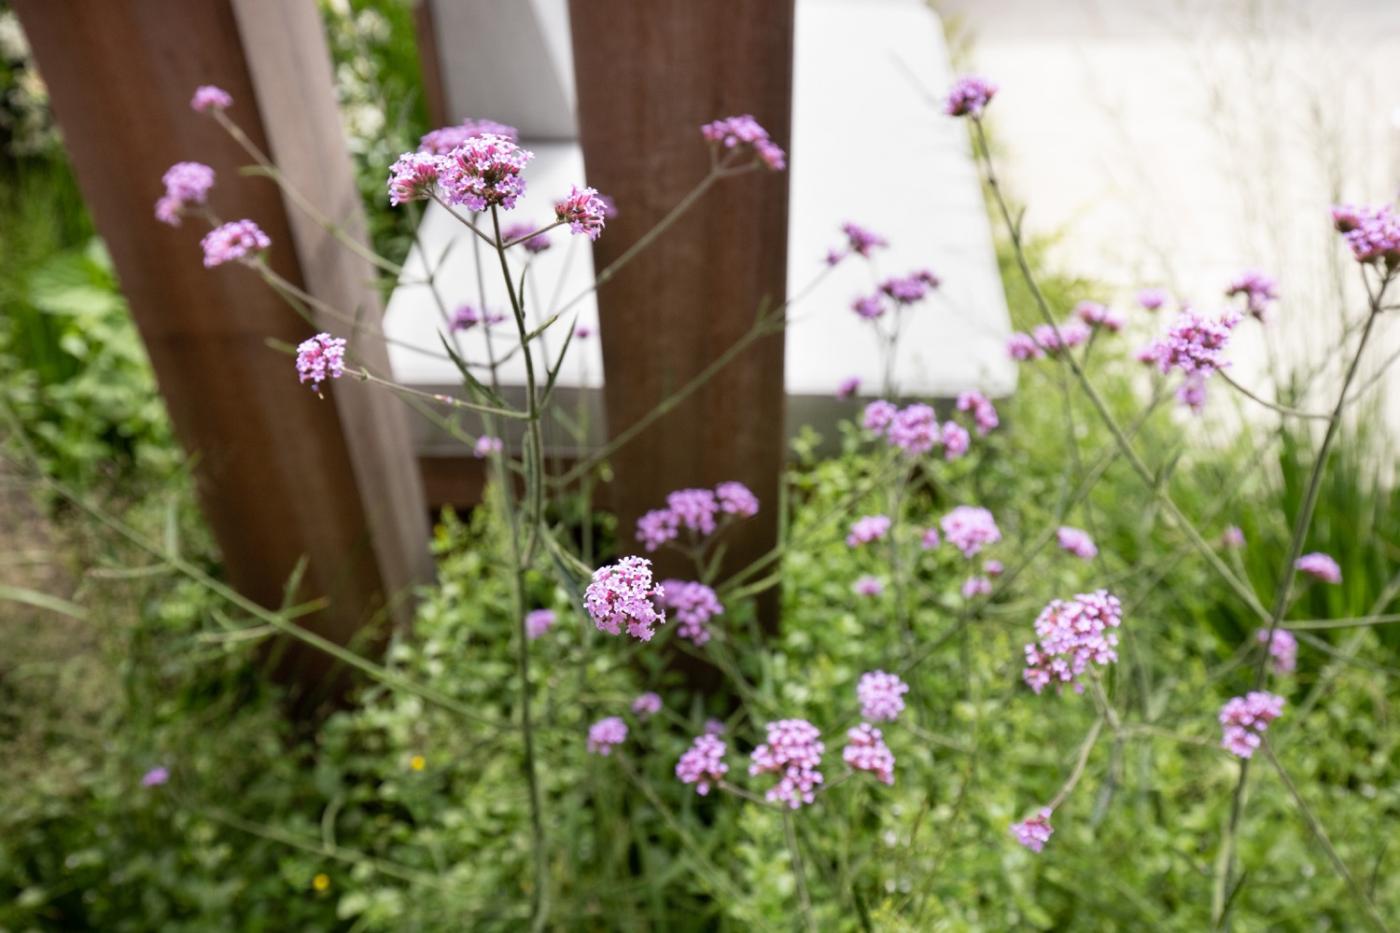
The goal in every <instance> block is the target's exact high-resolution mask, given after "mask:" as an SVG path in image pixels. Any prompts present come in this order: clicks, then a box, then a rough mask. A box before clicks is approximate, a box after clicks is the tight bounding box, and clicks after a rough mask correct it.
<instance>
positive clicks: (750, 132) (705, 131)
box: [700, 114, 787, 172]
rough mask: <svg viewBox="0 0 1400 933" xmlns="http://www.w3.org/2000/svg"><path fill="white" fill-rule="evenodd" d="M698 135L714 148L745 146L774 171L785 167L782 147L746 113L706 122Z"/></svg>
mask: <svg viewBox="0 0 1400 933" xmlns="http://www.w3.org/2000/svg"><path fill="white" fill-rule="evenodd" d="M700 135H701V136H703V137H705V139H706V140H708V141H709V142H710V143H712V144H714V145H715V147H716V148H722V149H728V150H735V151H738V150H742V149H744V148H745V147H747V148H748V149H750V150H752V152H753V154H754V156H755V157H756V158H757V159H758V161H759V162H761V163H762V164H763V165H765V166H767V167H768V168H770V169H772V170H773V171H775V172H778V171H782V170H783V169H785V168H787V156H786V154H785V153H784V152H783V150H782V148H781V147H779V146H778V144H777V143H775V142H773V140H771V139H769V138H768V131H767V130H765V129H764V128H763V127H762V126H760V125H759V124H758V121H757V120H755V119H754V118H753V117H751V116H750V115H748V114H741V115H739V116H735V117H725V118H724V119H722V120H715V121H714V122H713V123H706V124H705V125H704V126H702V127H700Z"/></svg>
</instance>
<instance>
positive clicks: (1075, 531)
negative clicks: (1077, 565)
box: [1055, 525, 1099, 560]
mask: <svg viewBox="0 0 1400 933" xmlns="http://www.w3.org/2000/svg"><path fill="white" fill-rule="evenodd" d="M1055 538H1056V539H1057V540H1058V541H1059V542H1060V547H1061V548H1062V549H1063V550H1065V551H1068V552H1069V553H1071V554H1073V555H1074V556H1075V557H1078V558H1079V559H1081V560H1093V559H1094V558H1095V557H1097V556H1098V555H1099V549H1098V548H1097V547H1096V546H1095V545H1094V539H1093V538H1091V537H1089V533H1088V532H1087V531H1084V530H1083V529H1081V528H1071V527H1070V526H1069V525H1062V526H1061V527H1060V528H1059V529H1058V530H1057V531H1056V532H1055Z"/></svg>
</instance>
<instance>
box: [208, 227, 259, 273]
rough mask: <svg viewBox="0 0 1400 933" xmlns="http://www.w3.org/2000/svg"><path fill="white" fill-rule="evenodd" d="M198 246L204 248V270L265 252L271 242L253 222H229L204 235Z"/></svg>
mask: <svg viewBox="0 0 1400 933" xmlns="http://www.w3.org/2000/svg"><path fill="white" fill-rule="evenodd" d="M199 245H200V246H201V247H203V248H204V268H206V269H212V268H214V267H215V266H221V265H223V264H224V263H226V262H234V261H236V260H239V259H243V258H244V257H246V256H247V255H248V254H249V253H256V252H259V251H261V250H265V249H267V248H268V247H270V246H271V245H272V241H271V240H270V239H268V237H267V234H266V233H263V232H262V228H261V227H259V226H258V225H257V224H255V223H253V221H251V220H230V221H229V222H228V223H226V224H223V225H222V226H218V227H215V228H214V229H213V230H210V231H209V232H208V233H206V234H205V235H204V239H203V240H201V241H200V244H199Z"/></svg>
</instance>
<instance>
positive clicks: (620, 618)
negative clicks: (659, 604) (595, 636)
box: [583, 557, 666, 641]
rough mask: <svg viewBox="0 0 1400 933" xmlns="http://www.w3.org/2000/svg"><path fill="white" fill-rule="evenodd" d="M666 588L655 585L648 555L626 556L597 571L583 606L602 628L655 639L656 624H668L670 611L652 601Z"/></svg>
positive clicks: (661, 595) (658, 597)
mask: <svg viewBox="0 0 1400 933" xmlns="http://www.w3.org/2000/svg"><path fill="white" fill-rule="evenodd" d="M663 596H665V590H663V589H662V588H661V587H660V586H654V585H652V578H651V561H649V560H647V559H646V558H645V557H624V558H622V559H621V560H619V561H618V562H617V563H615V564H610V565H608V566H606V567H599V568H598V569H597V570H595V571H593V582H592V583H590V584H588V589H587V590H585V591H584V594H583V606H584V608H585V609H587V610H588V614H589V616H591V617H592V619H593V624H594V625H595V626H597V627H598V630H599V631H601V632H607V633H608V634H609V635H620V634H622V629H623V627H624V626H625V627H626V628H627V634H629V635H631V636H632V637H633V638H638V639H640V640H642V641H651V637H652V635H654V634H656V633H655V630H654V628H653V626H656V625H664V624H665V622H666V613H665V611H664V610H658V609H657V608H656V606H655V605H654V604H653V603H652V599H653V597H654V598H655V599H657V600H660V599H661V598H662V597H663Z"/></svg>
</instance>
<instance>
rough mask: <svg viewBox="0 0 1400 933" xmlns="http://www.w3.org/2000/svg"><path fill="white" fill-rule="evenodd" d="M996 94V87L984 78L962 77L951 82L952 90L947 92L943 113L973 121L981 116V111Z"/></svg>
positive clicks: (974, 76)
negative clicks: (970, 118) (971, 118)
mask: <svg viewBox="0 0 1400 933" xmlns="http://www.w3.org/2000/svg"><path fill="white" fill-rule="evenodd" d="M996 93H997V86H996V85H995V84H993V83H992V82H990V81H988V80H987V79H986V78H982V77H978V76H977V75H963V76H962V77H960V78H958V79H957V80H956V81H955V82H953V87H952V90H950V91H949V92H948V100H947V101H946V102H945V103H944V105H943V112H944V113H946V114H947V115H948V116H950V117H973V118H974V119H975V118H977V117H980V116H982V111H983V110H984V109H986V106H987V104H989V103H991V101H992V98H993V97H995V96H996Z"/></svg>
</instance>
